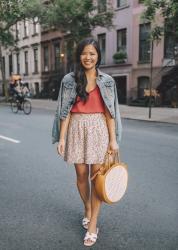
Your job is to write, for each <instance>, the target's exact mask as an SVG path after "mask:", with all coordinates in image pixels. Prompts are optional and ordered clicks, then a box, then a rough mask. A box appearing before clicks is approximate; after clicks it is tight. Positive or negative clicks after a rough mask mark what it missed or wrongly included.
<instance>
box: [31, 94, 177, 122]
mask: <svg viewBox="0 0 178 250" xmlns="http://www.w3.org/2000/svg"><path fill="white" fill-rule="evenodd" d="M31 101H32V107H33V108H42V109H47V110H55V109H56V107H57V101H52V100H40V99H32V100H31ZM119 107H120V113H121V117H122V118H126V119H136V120H143V121H156V122H167V123H175V124H178V108H160V107H159V108H158V107H153V108H152V110H151V111H152V112H151V119H149V118H148V115H149V108H145V107H133V106H128V105H120V106H119Z"/></svg>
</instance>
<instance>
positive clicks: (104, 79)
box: [52, 70, 122, 145]
mask: <svg viewBox="0 0 178 250" xmlns="http://www.w3.org/2000/svg"><path fill="white" fill-rule="evenodd" d="M96 84H97V85H98V87H99V89H100V92H101V96H102V98H103V100H104V103H105V105H106V107H107V108H108V110H109V112H110V114H111V116H112V118H114V119H115V132H116V140H117V143H118V145H119V142H120V141H121V133H122V125H121V118H120V112H119V104H118V97H117V89H116V84H115V81H114V79H113V78H112V77H111V76H109V75H107V74H105V73H103V72H101V71H100V70H98V76H97V78H96ZM76 96H77V93H76V82H75V78H74V73H73V72H71V73H69V74H67V75H65V76H64V78H63V79H62V82H61V87H60V90H59V95H58V105H57V109H56V112H55V118H54V122H53V128H52V143H55V142H58V141H59V135H60V119H61V120H65V118H66V117H67V115H68V114H69V112H70V110H71V108H72V106H73V104H74V103H75V99H76Z"/></svg>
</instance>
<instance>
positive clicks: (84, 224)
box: [82, 217, 90, 229]
mask: <svg viewBox="0 0 178 250" xmlns="http://www.w3.org/2000/svg"><path fill="white" fill-rule="evenodd" d="M89 222H90V220H89V219H88V218H87V217H84V218H83V220H82V226H83V228H85V229H88V224H89Z"/></svg>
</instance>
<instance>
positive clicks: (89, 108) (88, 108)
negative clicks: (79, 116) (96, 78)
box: [70, 85, 105, 114]
mask: <svg viewBox="0 0 178 250" xmlns="http://www.w3.org/2000/svg"><path fill="white" fill-rule="evenodd" d="M88 94H89V95H88V99H87V101H86V102H84V101H82V100H81V98H80V97H79V96H77V98H76V101H75V103H74V105H73V107H72V109H71V111H70V112H71V113H86V114H88V113H104V112H105V105H104V101H103V98H102V96H101V93H100V89H99V87H98V85H96V87H95V88H94V89H93V90H91V91H90V92H89V93H88Z"/></svg>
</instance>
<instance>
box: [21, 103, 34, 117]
mask: <svg viewBox="0 0 178 250" xmlns="http://www.w3.org/2000/svg"><path fill="white" fill-rule="evenodd" d="M31 110H32V106H31V102H30V101H28V100H24V101H23V112H24V113H25V114H26V115H29V114H30V113H31Z"/></svg>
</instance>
